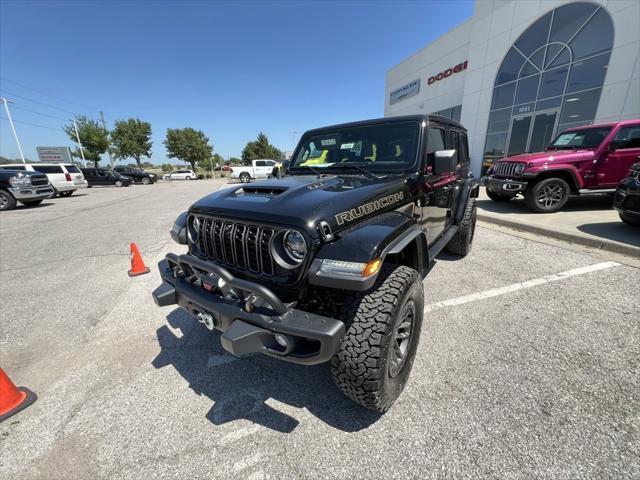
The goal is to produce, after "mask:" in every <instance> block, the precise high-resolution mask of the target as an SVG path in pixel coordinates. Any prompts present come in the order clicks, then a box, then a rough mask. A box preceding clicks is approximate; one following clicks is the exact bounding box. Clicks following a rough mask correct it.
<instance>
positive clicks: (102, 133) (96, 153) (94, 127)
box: [62, 115, 109, 168]
mask: <svg viewBox="0 0 640 480" xmlns="http://www.w3.org/2000/svg"><path fill="white" fill-rule="evenodd" d="M76 123H77V125H78V135H79V137H80V143H81V144H82V149H83V151H84V158H86V159H87V160H91V161H92V162H94V164H95V166H96V168H97V167H98V162H99V161H100V158H101V157H100V156H101V155H102V154H103V153H105V152H106V151H107V148H109V130H107V129H106V128H104V127H103V126H102V125H101V124H99V123H98V122H97V121H96V120H91V119H89V118H87V117H85V116H84V115H77V116H76ZM62 129H63V130H64V132H65V133H66V134H67V135H68V136H69V138H70V139H71V140H73V141H74V142H77V141H78V139H77V138H76V130H75V128H74V125H73V122H69V123H68V124H66V125H65V126H64V127H62ZM73 156H74V157H76V158H81V157H82V154H81V153H80V148H76V150H75V151H74V152H73Z"/></svg>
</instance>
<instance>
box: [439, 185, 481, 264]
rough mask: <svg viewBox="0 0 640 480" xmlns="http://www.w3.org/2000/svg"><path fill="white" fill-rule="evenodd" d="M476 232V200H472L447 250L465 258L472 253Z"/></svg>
mask: <svg viewBox="0 0 640 480" xmlns="http://www.w3.org/2000/svg"><path fill="white" fill-rule="evenodd" d="M475 232H476V199H475V198H470V199H469V201H468V202H467V206H466V208H465V210H464V216H463V217H462V221H461V222H460V226H459V229H458V231H457V232H456V234H455V235H454V236H453V238H452V239H451V240H449V243H447V245H446V247H445V249H446V250H447V252H449V253H453V254H454V255H460V256H463V257H464V256H465V255H467V254H468V253H469V252H470V251H471V244H472V243H473V237H474V235H475Z"/></svg>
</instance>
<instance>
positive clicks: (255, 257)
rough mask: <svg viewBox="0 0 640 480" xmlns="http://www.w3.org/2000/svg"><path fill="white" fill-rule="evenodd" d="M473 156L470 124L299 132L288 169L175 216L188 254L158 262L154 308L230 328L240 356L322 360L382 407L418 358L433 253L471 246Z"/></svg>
mask: <svg viewBox="0 0 640 480" xmlns="http://www.w3.org/2000/svg"><path fill="white" fill-rule="evenodd" d="M317 150H321V151H324V152H326V154H325V155H324V162H323V163H314V164H313V165H310V164H307V160H308V158H309V157H310V153H311V152H315V151H317ZM468 152H469V149H468V142H467V131H466V130H465V129H464V127H462V126H461V125H460V124H459V123H457V122H455V121H453V120H449V119H447V118H445V117H440V116H434V115H412V116H405V117H389V118H383V119H378V120H368V121H363V122H355V123H350V124H345V125H336V126H332V127H325V128H321V129H317V130H311V131H309V132H306V133H305V134H304V135H303V136H302V138H301V140H300V143H299V145H298V147H297V148H296V154H295V155H294V157H293V159H292V160H291V163H290V165H289V168H288V169H287V170H286V171H287V173H288V174H287V175H285V176H279V177H278V178H272V179H269V180H263V181H259V182H255V183H254V184H252V185H250V186H249V185H243V186H237V187H232V188H231V189H226V190H223V191H220V192H216V193H213V194H211V195H208V196H206V197H204V198H202V199H200V200H198V201H197V202H196V203H194V204H193V205H192V206H191V207H190V209H189V210H188V211H187V212H183V213H182V214H180V216H179V217H178V218H177V219H176V222H175V224H174V226H173V228H172V230H171V236H172V238H173V239H174V240H176V241H178V243H180V244H184V245H188V249H189V250H188V253H187V254H182V255H179V254H173V253H169V254H167V255H166V257H165V260H163V261H162V262H161V263H160V265H159V267H160V272H161V274H162V278H163V284H162V285H161V286H160V287H159V288H157V289H156V290H155V291H154V292H153V296H154V300H155V302H156V304H157V305H159V306H168V305H174V304H178V305H179V306H181V307H182V308H184V309H185V310H186V311H187V312H188V313H190V314H191V315H192V316H193V317H194V320H196V319H197V321H199V322H201V323H203V324H204V325H205V326H206V327H207V328H208V329H209V330H219V331H221V332H224V333H223V334H222V336H221V337H220V338H221V341H222V346H223V347H224V348H225V349H226V350H227V351H229V352H232V353H234V354H235V355H247V354H253V353H262V354H266V355H270V356H272V357H276V358H279V359H281V360H285V361H289V362H292V363H298V364H303V365H313V364H318V363H323V362H330V364H331V371H332V374H333V379H334V381H335V383H336V384H337V386H338V387H339V388H340V389H341V390H342V392H343V393H344V394H345V395H346V396H347V397H349V398H351V399H352V400H353V401H355V402H357V403H359V404H361V405H363V406H365V407H367V408H370V409H372V410H376V411H379V412H384V411H386V410H387V409H389V407H390V406H391V405H392V404H393V402H394V401H395V400H396V398H398V396H399V395H400V393H401V392H402V390H403V388H404V387H405V385H406V383H407V381H408V379H409V373H410V372H411V367H412V365H413V360H414V357H415V355H416V351H417V348H418V341H419V339H420V329H421V325H422V321H423V315H424V313H425V312H424V292H423V278H424V277H425V276H426V275H427V274H428V273H429V271H430V268H431V267H432V266H433V265H434V259H435V258H436V256H437V255H438V253H439V252H441V251H443V250H446V251H447V252H448V253H450V254H452V255H456V256H465V255H467V254H468V253H469V252H470V250H471V245H472V242H473V238H474V230H475V223H476V197H477V196H478V187H479V185H478V182H477V180H476V179H474V178H473V177H471V176H470V175H469V153H468ZM181 250H182V248H181ZM451 288H454V289H455V286H453V285H452V286H451Z"/></svg>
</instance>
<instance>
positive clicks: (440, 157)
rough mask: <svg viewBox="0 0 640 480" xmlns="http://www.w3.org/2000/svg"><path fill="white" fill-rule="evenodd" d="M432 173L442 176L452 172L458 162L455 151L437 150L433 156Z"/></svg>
mask: <svg viewBox="0 0 640 480" xmlns="http://www.w3.org/2000/svg"><path fill="white" fill-rule="evenodd" d="M434 157H435V160H434V163H433V173H434V174H436V175H442V174H443V173H449V172H454V171H455V170H456V165H457V164H458V160H457V158H456V151H455V150H437V151H436V152H435V154H434Z"/></svg>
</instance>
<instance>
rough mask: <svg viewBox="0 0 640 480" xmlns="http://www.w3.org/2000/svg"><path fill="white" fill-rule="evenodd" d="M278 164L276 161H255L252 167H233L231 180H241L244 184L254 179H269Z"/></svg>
mask: <svg viewBox="0 0 640 480" xmlns="http://www.w3.org/2000/svg"><path fill="white" fill-rule="evenodd" d="M277 164H278V162H276V161H275V160H253V161H252V162H251V166H250V167H231V170H230V173H231V178H239V179H240V181H241V182H242V183H248V182H250V181H251V179H253V178H267V177H268V176H269V175H271V171H272V170H273V167H274V166H275V165H277Z"/></svg>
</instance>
